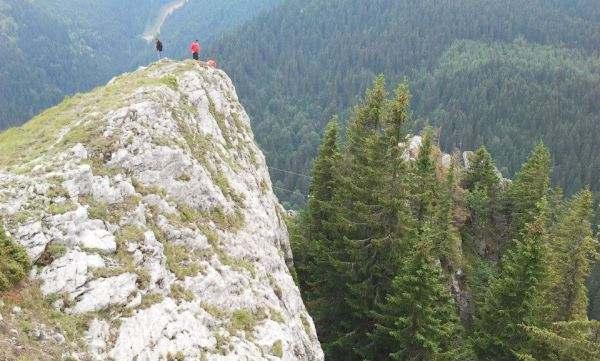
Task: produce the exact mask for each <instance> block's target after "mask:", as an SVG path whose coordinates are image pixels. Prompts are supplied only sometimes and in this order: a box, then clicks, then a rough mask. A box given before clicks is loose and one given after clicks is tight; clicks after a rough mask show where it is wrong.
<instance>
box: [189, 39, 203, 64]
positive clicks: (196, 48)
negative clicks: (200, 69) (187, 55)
mask: <svg viewBox="0 0 600 361" xmlns="http://www.w3.org/2000/svg"><path fill="white" fill-rule="evenodd" d="M200 49H201V48H200V43H199V42H198V40H194V41H193V42H192V45H190V51H191V52H192V57H193V58H194V60H199V59H200Z"/></svg>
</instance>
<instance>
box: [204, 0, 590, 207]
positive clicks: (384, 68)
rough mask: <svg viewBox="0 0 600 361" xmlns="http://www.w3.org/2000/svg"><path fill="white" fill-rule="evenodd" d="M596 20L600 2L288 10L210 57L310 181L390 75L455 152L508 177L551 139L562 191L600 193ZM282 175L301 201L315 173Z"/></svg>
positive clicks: (286, 161) (352, 2)
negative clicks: (340, 126) (328, 135)
mask: <svg viewBox="0 0 600 361" xmlns="http://www.w3.org/2000/svg"><path fill="white" fill-rule="evenodd" d="M599 19H600V9H599V7H598V6H597V2H596V1H594V0H579V1H568V2H567V1H559V0H535V1H528V0H527V1H526V0H507V1H501V2H499V1H492V0H478V1H473V0H458V1H456V0H443V1H439V0H435V1H434V0H424V1H422V0H419V1H417V0H401V1H391V0H375V1H369V2H365V1H358V0H333V1H323V0H309V1H294V0H292V1H287V2H285V3H284V4H282V5H281V6H279V7H276V8H275V9H273V10H272V11H270V12H269V13H268V14H266V15H263V16H260V17H258V18H256V19H255V20H253V21H250V22H249V23H248V24H246V25H245V26H243V27H242V28H241V29H239V30H238V31H235V32H233V33H231V34H229V35H227V36H224V37H222V38H220V39H219V40H218V41H217V43H216V45H215V46H214V47H213V49H214V50H212V51H211V53H216V54H219V57H220V58H221V59H223V61H222V66H223V67H224V68H225V69H226V70H227V71H228V72H229V73H230V74H231V76H232V77H233V78H234V80H235V82H236V86H237V87H238V89H239V92H240V96H241V99H242V101H243V102H244V104H245V106H246V107H247V108H248V111H249V112H250V114H251V116H252V117H253V119H254V124H253V127H254V131H255V133H256V135H257V139H258V141H259V143H260V144H261V146H262V147H263V149H264V150H265V152H266V154H267V157H268V160H269V162H270V164H271V165H272V166H273V167H275V168H278V169H283V170H288V171H293V172H294V173H304V174H306V172H307V170H308V169H310V165H311V162H312V160H313V158H314V156H315V154H316V149H317V145H318V143H319V140H320V137H321V135H322V132H323V129H324V126H325V124H326V122H327V121H328V120H329V118H330V117H331V116H332V115H333V114H337V113H341V114H343V113H345V112H346V110H347V109H349V107H350V105H351V104H353V103H354V102H355V101H356V97H357V95H358V94H360V93H362V91H363V90H364V89H365V88H366V87H367V86H368V84H369V83H370V82H371V81H372V80H373V79H374V78H375V76H376V75H378V74H380V73H383V74H385V75H386V76H387V77H388V78H389V79H391V80H393V81H398V80H401V79H404V78H407V79H408V80H409V81H410V82H411V83H413V93H414V116H415V118H416V119H418V120H419V121H418V122H417V125H418V128H421V126H422V124H425V123H430V124H432V125H435V126H439V127H441V128H443V130H444V131H442V132H441V142H442V144H443V146H444V148H445V149H446V150H448V151H451V150H452V149H453V148H454V147H455V146H461V145H462V146H464V147H475V146H479V145H482V144H485V145H487V146H488V147H489V149H490V151H491V153H492V154H493V155H494V157H495V159H496V160H497V162H498V165H499V167H500V168H501V169H502V170H504V171H506V172H507V174H508V175H512V174H514V172H515V171H516V170H517V169H518V166H519V164H520V163H521V162H523V161H524V159H525V156H526V153H527V150H528V149H531V148H532V147H533V145H535V144H536V143H537V142H538V141H540V140H543V141H544V142H545V143H546V144H547V145H548V146H549V148H550V149H551V150H552V153H553V157H554V158H553V163H554V164H555V168H556V172H555V173H554V180H555V181H557V182H558V184H560V185H561V186H563V187H565V189H567V190H568V191H569V192H572V191H574V190H575V189H577V188H578V187H580V186H581V185H582V184H585V183H591V185H592V188H593V189H594V190H597V189H599V188H600V183H598V180H597V179H598V177H596V172H597V169H598V167H597V164H598V163H597V160H595V159H593V160H590V158H589V157H590V155H594V154H597V153H598V151H599V150H600V149H598V144H600V143H598V142H595V141H594V140H595V139H596V138H597V134H598V128H599V127H600V126H599V124H600V122H599V121H598V119H599V117H600V115H599V114H600V111H599V109H598V104H600V94H599V93H598V89H599V87H600V83H599V81H598V68H599V60H598V57H597V50H598V49H600V39H599V38H598V36H597V34H599V33H600V20H599ZM575 139H576V140H575ZM567 143H568V144H570V145H567ZM273 177H274V179H275V181H276V185H277V186H278V187H279V188H280V189H285V191H281V192H280V194H279V195H280V197H281V198H282V199H284V200H286V201H287V204H288V205H289V206H297V205H301V204H303V203H304V201H305V197H304V194H306V192H307V190H308V180H307V179H306V178H305V177H300V176H297V175H295V174H291V173H283V172H281V171H277V170H273ZM290 191H292V192H295V193H291V192H290Z"/></svg>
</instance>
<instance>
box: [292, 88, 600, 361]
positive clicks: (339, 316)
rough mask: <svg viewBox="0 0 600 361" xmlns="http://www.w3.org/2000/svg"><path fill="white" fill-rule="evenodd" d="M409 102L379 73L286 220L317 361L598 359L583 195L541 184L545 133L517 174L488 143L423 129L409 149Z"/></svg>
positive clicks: (330, 135) (333, 133) (326, 145)
mask: <svg viewBox="0 0 600 361" xmlns="http://www.w3.org/2000/svg"><path fill="white" fill-rule="evenodd" d="M409 103H410V94H409V92H408V87H407V86H406V85H404V84H403V85H400V86H399V87H398V88H397V90H396V91H395V93H394V94H392V95H389V94H388V93H387V91H386V86H385V82H384V80H383V77H378V78H377V80H376V81H375V83H374V85H373V87H372V88H371V89H369V91H367V93H366V95H365V98H364V100H362V101H361V102H360V103H359V105H358V106H356V107H355V108H354V109H353V110H352V112H351V113H350V116H349V121H348V130H347V134H346V137H345V138H346V140H345V141H344V142H341V141H340V135H339V127H338V123H337V121H333V122H331V123H329V125H328V127H327V130H326V133H325V137H324V139H323V142H322V144H321V147H320V149H319V153H318V156H317V158H316V161H315V163H314V167H313V171H312V175H313V181H312V183H311V186H310V198H309V202H308V206H307V208H306V209H305V210H304V211H302V212H301V213H300V215H299V216H297V217H296V218H294V219H292V221H291V224H292V227H291V229H292V239H293V243H292V245H293V250H294V257H295V267H296V270H297V279H298V283H299V285H300V288H301V291H302V293H303V297H304V299H305V302H306V304H307V307H308V309H309V311H310V312H311V313H312V315H313V317H314V318H315V323H316V326H317V330H318V333H319V338H320V341H321V342H322V344H323V348H324V350H325V353H326V359H327V360H344V361H348V360H357V361H358V360H415V361H416V360H419V361H428V360H470V361H478V360H490V361H491V360H494V361H499V360H506V361H517V360H527V361H531V360H561V361H583V360H589V361H592V360H598V359H599V358H600V342H599V339H598V334H600V323H598V322H597V321H590V320H589V319H588V316H587V310H588V294H587V288H586V279H587V277H588V276H589V274H590V272H591V267H592V265H593V263H594V262H595V261H596V260H597V259H598V258H599V256H600V254H599V253H598V248H599V247H598V246H599V244H598V240H597V239H596V238H595V237H594V235H593V232H592V226H591V216H592V194H591V192H590V191H589V190H588V189H583V190H580V191H578V192H577V193H576V194H575V195H573V196H572V197H570V198H565V197H564V196H563V193H562V191H561V190H560V189H556V188H552V187H551V183H550V175H551V163H552V162H551V155H550V152H549V151H548V149H547V148H546V146H544V144H543V143H538V144H537V145H536V146H535V147H534V148H533V150H532V151H530V154H529V156H528V157H527V160H526V161H525V163H524V164H523V165H522V166H521V167H520V168H519V170H518V171H517V173H516V175H515V178H514V180H513V181H508V180H506V179H502V178H501V177H500V175H499V173H498V171H497V169H496V167H495V162H494V160H493V159H492V157H491V155H490V153H489V152H488V151H487V150H486V148H485V147H481V148H479V149H478V150H477V151H476V152H474V153H470V154H468V155H467V157H466V159H463V157H460V156H455V157H453V158H452V157H450V158H449V156H448V155H443V154H442V153H441V152H440V150H439V148H437V146H436V144H437V141H436V135H435V132H434V131H433V129H431V128H427V129H426V130H425V131H424V137H423V139H422V141H420V142H417V143H415V144H416V145H417V147H415V146H411V145H410V144H412V143H414V142H409V141H407V139H408V136H407V133H406V130H407V129H408V127H407V125H408V124H409V123H410V114H411V112H410V108H409Z"/></svg>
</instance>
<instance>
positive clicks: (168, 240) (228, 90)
mask: <svg viewBox="0 0 600 361" xmlns="http://www.w3.org/2000/svg"><path fill="white" fill-rule="evenodd" d="M0 216H1V217H2V218H4V222H5V227H6V230H7V232H8V234H9V235H10V236H11V237H12V238H13V239H14V240H16V241H18V242H19V243H20V244H21V245H23V246H24V247H25V248H26V250H27V252H28V254H29V256H30V258H31V260H32V262H34V264H35V265H34V267H33V271H32V272H31V277H30V278H31V280H32V282H30V284H29V286H28V287H36V284H37V285H38V286H39V288H40V290H41V292H42V294H43V296H44V297H45V298H46V300H49V301H50V302H52V305H53V307H55V308H56V309H59V310H61V313H60V314H63V315H65V317H78V318H79V319H80V320H81V319H82V320H84V321H85V322H84V325H85V327H84V330H82V331H83V333H82V339H74V340H73V339H71V340H67V341H68V342H66V344H67V345H68V346H65V350H66V351H65V352H71V353H70V355H71V356H73V357H75V358H79V359H82V360H83V359H90V358H91V359H97V360H104V359H114V360H138V361H142V360H160V359H167V358H169V357H171V358H172V359H186V360H188V359H189V360H196V359H199V360H278V359H283V360H322V359H323V353H322V351H321V348H320V345H319V342H318V340H317V337H316V333H315V329H314V326H313V322H312V320H311V318H310V316H309V315H308V314H307V312H306V310H305V308H304V305H303V302H302V300H301V298H300V293H299V291H298V289H297V287H296V285H295V283H294V281H293V279H292V276H291V274H290V270H289V268H288V267H289V266H291V251H290V247H289V244H288V235H287V230H286V227H285V224H284V220H283V217H284V212H283V209H282V208H281V206H280V205H279V203H278V201H277V199H276V197H275V196H274V195H273V192H272V189H271V182H270V180H269V174H268V171H267V167H266V165H265V159H264V156H263V154H262V153H261V151H260V150H259V149H258V148H257V146H256V144H255V143H254V139H253V135H252V131H251V129H250V124H249V119H248V117H247V115H246V113H245V112H244V110H243V108H242V106H241V105H240V103H239V102H238V99H237V96H236V93H235V90H234V87H233V85H232V83H231V81H230V79H229V78H228V77H227V76H226V75H225V74H224V73H223V72H222V71H220V70H216V69H212V68H208V67H206V66H204V65H202V64H200V63H193V62H173V61H161V62H159V63H157V64H154V65H152V66H150V67H148V68H144V69H140V70H138V71H136V72H134V73H132V74H125V75H123V76H120V77H118V78H115V79H113V80H112V81H111V82H110V83H109V84H108V85H107V86H106V87H102V88H99V89H96V90H95V91H93V92H91V93H89V94H85V95H77V96H75V97H73V98H71V99H68V100H66V101H65V102H63V104H61V105H59V106H58V107H56V108H53V109H50V110H49V111H47V112H45V113H43V114H41V115H40V116H38V117H36V118H34V119H33V120H32V121H31V122H30V123H28V124H27V125H26V126H25V127H24V128H22V129H16V130H15V129H13V130H10V131H8V132H7V133H4V134H2V135H0ZM286 263H287V264H286ZM0 337H1V336H0ZM69 345H70V346H69ZM78 345H84V346H85V347H84V348H81V349H80V347H79V346H78ZM69 347H70V349H69ZM86 348H87V349H88V351H85V349H86ZM82 350H83V351H82Z"/></svg>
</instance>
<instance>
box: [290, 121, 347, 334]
mask: <svg viewBox="0 0 600 361" xmlns="http://www.w3.org/2000/svg"><path fill="white" fill-rule="evenodd" d="M338 142H339V139H338V123H337V120H336V119H333V120H332V121H331V122H330V123H329V125H328V126H327V130H326V131H325V134H324V136H323V142H322V144H321V147H320V150H319V154H318V156H317V158H316V160H315V163H314V167H313V173H312V176H313V178H312V184H311V188H310V193H309V200H308V207H307V210H306V212H303V213H302V217H303V218H302V221H301V222H302V224H303V229H302V231H301V232H302V237H303V238H304V239H305V241H304V242H302V247H303V248H302V249H297V250H295V251H296V252H295V254H299V255H300V256H296V257H302V259H301V262H300V264H301V265H300V266H298V268H297V269H298V274H299V276H300V286H301V290H302V294H303V296H304V298H305V302H306V304H307V307H308V309H309V311H310V313H311V315H312V316H313V318H314V320H315V323H316V327H317V330H318V332H319V337H320V339H321V341H322V342H323V343H324V345H327V344H328V342H329V341H330V340H331V339H332V338H333V337H334V336H333V335H334V334H335V329H336V325H338V324H339V323H340V322H341V321H342V319H343V318H344V317H345V315H344V313H343V310H344V299H343V297H339V296H340V288H341V287H343V286H344V285H345V283H346V282H347V280H346V278H344V268H343V267H341V265H342V264H343V262H344V260H345V259H346V258H347V256H345V253H346V249H345V248H344V247H345V245H344V243H343V242H340V239H339V237H338V235H337V234H336V233H335V226H334V225H335V220H336V217H337V210H336V208H335V206H334V204H333V199H334V195H335V193H336V191H337V187H338V178H339V176H338V172H339V167H340V151H339V149H338Z"/></svg>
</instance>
